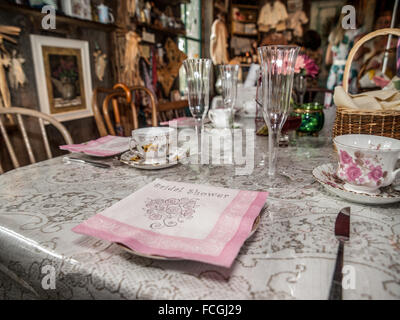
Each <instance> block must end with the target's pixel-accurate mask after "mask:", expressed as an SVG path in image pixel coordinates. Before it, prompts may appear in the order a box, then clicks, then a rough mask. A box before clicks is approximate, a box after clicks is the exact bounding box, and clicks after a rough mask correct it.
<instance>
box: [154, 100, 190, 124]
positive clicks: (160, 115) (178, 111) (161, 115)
mask: <svg viewBox="0 0 400 320" xmlns="http://www.w3.org/2000/svg"><path fill="white" fill-rule="evenodd" d="M187 107H189V102H188V101H187V100H179V101H173V102H166V103H160V104H158V106H157V119H158V120H159V121H160V122H163V121H168V120H172V119H174V118H179V117H184V116H186V108H187ZM153 118H154V117H153ZM153 126H154V124H153Z"/></svg>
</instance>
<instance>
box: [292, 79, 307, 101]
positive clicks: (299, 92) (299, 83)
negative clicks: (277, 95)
mask: <svg viewBox="0 0 400 320" xmlns="http://www.w3.org/2000/svg"><path fill="white" fill-rule="evenodd" d="M294 90H295V92H296V98H297V99H296V100H297V101H296V103H297V104H299V105H300V106H302V105H303V103H304V95H305V94H306V91H307V78H306V77H305V76H303V75H302V74H297V75H296V76H295V77H294Z"/></svg>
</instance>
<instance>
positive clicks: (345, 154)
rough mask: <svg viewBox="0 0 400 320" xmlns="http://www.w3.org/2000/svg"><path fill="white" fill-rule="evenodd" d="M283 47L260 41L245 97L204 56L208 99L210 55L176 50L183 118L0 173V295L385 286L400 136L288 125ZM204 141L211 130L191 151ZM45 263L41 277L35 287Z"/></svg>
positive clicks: (390, 273)
mask: <svg viewBox="0 0 400 320" xmlns="http://www.w3.org/2000/svg"><path fill="white" fill-rule="evenodd" d="M298 52H299V47H296V46H265V47H260V48H259V49H258V53H259V57H260V60H261V64H260V82H259V83H258V88H256V90H250V91H251V92H250V93H249V94H248V96H247V95H246V94H245V98H243V97H238V84H237V82H238V79H237V78H238V76H237V75H238V69H239V66H238V65H222V66H219V71H220V75H221V83H222V97H221V100H220V101H219V102H218V103H211V107H210V89H209V88H210V74H211V70H212V62H211V60H209V59H187V60H185V61H184V62H183V66H184V69H185V72H186V81H187V84H188V92H187V95H188V101H189V109H190V112H191V115H192V118H190V117H185V118H178V119H174V120H172V121H168V122H166V123H161V124H160V126H159V127H145V128H139V129H136V130H133V131H132V135H131V136H130V137H113V136H106V137H102V138H100V139H96V140H93V141H90V142H87V143H83V144H76V145H64V146H60V149H61V150H65V151H69V152H70V154H68V155H65V156H62V157H58V158H54V159H51V160H47V161H43V162H40V163H37V164H34V165H31V166H27V167H23V168H19V169H16V170H13V171H12V172H8V173H6V174H3V175H1V176H0V190H1V191H0V252H2V253H1V254H0V295H2V296H3V297H5V298H13V297H22V298H28V299H84V298H90V299H219V300H224V299H323V300H325V299H332V300H341V299H400V285H399V284H400V187H399V185H400V174H399V170H400V169H398V159H399V158H400V140H397V139H393V138H388V137H382V136H377V135H362V134H345V135H341V136H336V137H334V138H333V139H332V136H331V135H324V134H319V135H313V134H312V133H313V132H309V133H307V134H304V135H301V134H299V135H297V136H296V137H295V138H293V136H292V135H291V134H290V132H293V133H295V132H298V131H301V129H300V128H301V125H303V124H304V123H306V121H309V117H303V116H302V114H300V111H299V112H298V114H297V115H296V116H293V115H292V112H293V110H292V106H291V99H292V92H293V83H294V69H295V65H296V61H297V57H298ZM239 92H240V90H239ZM239 95H240V94H239ZM249 97H254V100H253V99H251V98H249ZM249 100H250V101H249ZM301 100H303V97H302V98H301ZM237 101H240V102H239V104H240V105H242V106H245V105H246V106H245V109H246V110H247V111H246V112H235V111H234V110H235V106H236V105H237ZM257 109H258V110H259V111H260V112H261V117H262V119H263V121H264V125H265V126H266V127H267V128H268V129H267V131H268V136H263V135H256V132H257V131H258V129H259V128H257V114H258V111H256V110H257ZM294 111H295V110H294ZM308 111H309V110H308ZM299 114H300V115H299ZM308 114H309V113H308ZM291 116H293V118H289V117H291ZM294 118H295V120H296V123H295V124H294V122H293V121H294V120H293V119H294ZM288 119H291V120H293V121H288ZM286 121H288V122H287V124H286V127H285V129H283V128H284V126H285V123H286ZM303 121H304V123H303ZM288 125H290V127H288ZM321 129H322V127H321V128H320V129H319V130H321ZM286 133H289V134H288V136H289V137H288V138H286V139H287V140H288V141H289V142H288V143H287V144H286V145H284V146H283V145H282V140H281V136H282V135H285V134H286ZM239 137H240V139H239ZM207 139H211V140H210V141H212V143H214V141H215V140H218V141H219V142H218V148H217V150H216V153H214V151H215V150H214V149H215V147H214V146H212V147H211V149H212V150H213V151H212V156H211V159H210V158H208V159H207V161H205V160H204V159H205V158H206V157H208V156H209V151H207V150H206V149H205V148H203V146H204V143H205V142H204V141H205V140H207ZM229 139H230V140H229ZM220 140H221V141H222V140H223V141H229V143H230V144H229V143H228V145H226V144H225V145H224V144H223V143H222V142H221V143H220ZM213 148H214V149H213ZM221 151H223V152H222V153H223V156H222V155H221ZM243 152H245V156H243ZM238 153H239V154H240V155H241V157H242V158H240V157H239V155H238ZM216 154H217V156H216ZM215 157H217V158H218V157H219V158H218V159H219V162H218V161H215V159H216V158H215ZM244 158H245V161H242V162H240V161H239V160H240V159H244ZM221 159H222V160H221ZM238 166H242V167H243V166H245V167H246V168H248V169H249V170H248V171H243V172H245V173H244V174H243V173H242V174H238V171H237V167H238ZM10 186H12V187H10ZM8 247H11V248H13V250H12V251H11V250H8V251H7V250H5V249H6V248H8ZM46 265H52V266H54V267H55V268H56V270H57V272H56V274H57V286H56V289H55V290H51V291H49V290H45V289H43V287H42V286H41V281H40V280H41V277H40V275H41V268H42V267H43V266H46ZM345 267H346V268H348V270H350V271H349V272H350V273H349V274H350V275H349V274H346V273H344V271H343V270H344V268H345ZM349 276H353V277H354V278H351V279H350V281H349V282H347V284H348V285H347V286H345V285H342V284H343V283H344V282H343V280H346V279H348V277H349Z"/></svg>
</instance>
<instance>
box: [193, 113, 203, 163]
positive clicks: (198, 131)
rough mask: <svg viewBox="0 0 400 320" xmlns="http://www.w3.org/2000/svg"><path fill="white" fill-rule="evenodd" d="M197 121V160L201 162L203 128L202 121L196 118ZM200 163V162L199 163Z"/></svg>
mask: <svg viewBox="0 0 400 320" xmlns="http://www.w3.org/2000/svg"><path fill="white" fill-rule="evenodd" d="M195 120H196V125H195V127H196V137H197V158H198V160H199V161H200V159H201V157H200V155H201V127H202V122H203V121H202V119H198V118H195ZM199 163H200V162H199Z"/></svg>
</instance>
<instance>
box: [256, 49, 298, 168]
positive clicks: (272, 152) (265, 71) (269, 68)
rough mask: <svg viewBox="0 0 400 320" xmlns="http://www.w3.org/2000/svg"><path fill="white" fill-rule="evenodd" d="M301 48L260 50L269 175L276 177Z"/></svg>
mask: <svg viewBox="0 0 400 320" xmlns="http://www.w3.org/2000/svg"><path fill="white" fill-rule="evenodd" d="M299 49H300V48H299V47H297V46H264V47H260V48H258V54H259V56H260V61H261V74H262V106H263V116H264V120H265V122H266V124H267V126H268V139H269V142H268V148H269V168H268V175H270V176H274V175H275V172H276V160H277V153H278V149H279V138H280V134H281V130H282V127H283V124H284V123H285V121H286V118H287V116H288V112H289V106H290V97H291V95H292V87H293V75H294V66H295V63H296V59H297V55H298V52H299Z"/></svg>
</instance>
